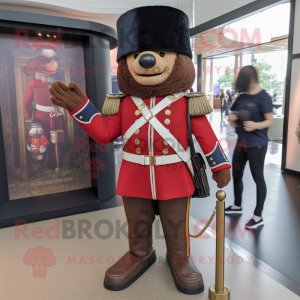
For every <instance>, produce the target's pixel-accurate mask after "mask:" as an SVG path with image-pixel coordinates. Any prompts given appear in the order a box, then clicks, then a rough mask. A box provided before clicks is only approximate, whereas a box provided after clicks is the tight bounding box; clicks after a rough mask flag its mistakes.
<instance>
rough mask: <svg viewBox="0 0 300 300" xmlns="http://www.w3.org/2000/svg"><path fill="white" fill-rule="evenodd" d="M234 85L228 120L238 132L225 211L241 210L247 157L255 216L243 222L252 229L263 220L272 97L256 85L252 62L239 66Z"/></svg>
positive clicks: (256, 79)
mask: <svg viewBox="0 0 300 300" xmlns="http://www.w3.org/2000/svg"><path fill="white" fill-rule="evenodd" d="M235 88H236V91H237V93H239V96H238V97H237V99H236V100H235V101H234V103H233V104H232V105H231V107H230V109H231V111H233V113H235V114H237V119H236V120H230V124H231V126H233V127H235V129H236V133H237V135H238V141H237V144H236V148H235V150H234V153H233V158H232V176H233V184H234V205H231V206H229V207H227V208H226V209H225V213H226V214H241V213H242V207H241V205H242V193H243V181H242V179H243V174H244V169H245V166H246V163H247V161H249V165H250V170H251V174H252V177H253V179H254V181H255V183H256V198H257V204H256V208H255V210H254V216H253V217H252V219H251V220H250V221H249V222H248V223H247V224H246V228H248V229H253V228H257V227H259V226H262V225H263V224H264V221H263V218H262V211H263V206H264V202H265V199H266V195H267V186H266V182H265V179H264V162H265V156H266V152H267V147H268V137H267V130H268V129H267V128H268V127H270V126H271V125H272V123H273V108H272V99H271V97H270V96H269V94H268V93H267V92H266V91H265V90H264V89H262V88H261V86H260V85H259V82H258V75H257V71H256V69H255V68H254V67H253V66H245V67H243V68H242V69H241V71H240V73H239V75H238V77H237V80H236V83H235Z"/></svg>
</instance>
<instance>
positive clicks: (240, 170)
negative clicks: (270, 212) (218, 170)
mask: <svg viewBox="0 0 300 300" xmlns="http://www.w3.org/2000/svg"><path fill="white" fill-rule="evenodd" d="M267 148H268V146H261V147H250V148H244V147H238V146H236V147H235V150H234V153H233V158H232V177H233V185H234V199H235V200H234V204H235V205H237V206H241V204H242V193H243V180H242V179H243V175H244V169H245V167H246V163H247V161H249V165H250V170H251V174H252V177H253V179H254V181H255V183H256V208H255V211H254V214H255V215H256V216H259V217H260V216H261V214H262V210H263V207H264V202H265V200H266V196H267V186H266V182H265V178H264V163H265V157H266V153H267Z"/></svg>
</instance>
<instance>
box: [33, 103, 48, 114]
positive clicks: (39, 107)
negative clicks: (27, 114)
mask: <svg viewBox="0 0 300 300" xmlns="http://www.w3.org/2000/svg"><path fill="white" fill-rule="evenodd" d="M35 108H36V109H38V110H41V111H44V112H51V106H44V105H40V104H36V105H35Z"/></svg>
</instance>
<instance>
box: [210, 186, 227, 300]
mask: <svg viewBox="0 0 300 300" xmlns="http://www.w3.org/2000/svg"><path fill="white" fill-rule="evenodd" d="M216 197H217V199H218V200H217V236H216V282H215V284H214V285H211V286H210V287H209V299H210V300H229V299H230V289H229V287H228V286H227V285H225V284H224V250H225V202H224V199H225V198H226V193H225V192H224V191H218V192H217V194H216Z"/></svg>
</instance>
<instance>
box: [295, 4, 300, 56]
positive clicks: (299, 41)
mask: <svg viewBox="0 0 300 300" xmlns="http://www.w3.org/2000/svg"><path fill="white" fill-rule="evenodd" d="M298 53H300V1H299V0H296V8H295V24H294V41H293V54H298Z"/></svg>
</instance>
